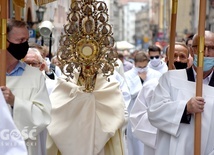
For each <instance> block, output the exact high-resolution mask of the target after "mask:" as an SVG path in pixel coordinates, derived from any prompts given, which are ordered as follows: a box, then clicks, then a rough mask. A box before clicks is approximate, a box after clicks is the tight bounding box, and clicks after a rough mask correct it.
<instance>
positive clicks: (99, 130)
mask: <svg viewBox="0 0 214 155" xmlns="http://www.w3.org/2000/svg"><path fill="white" fill-rule="evenodd" d="M74 79H77V78H74ZM83 89H84V87H81V86H78V85H76V81H75V80H74V81H73V82H67V81H66V80H65V79H63V78H62V77H61V78H59V79H58V81H57V84H56V87H55V89H54V90H53V92H52V94H51V95H50V99H51V103H52V122H51V123H50V125H49V126H48V131H49V137H48V140H47V153H48V155H57V154H62V155H71V154H73V155H124V147H123V142H122V139H123V137H122V134H121V127H122V125H123V123H124V100H123V96H122V93H121V91H120V89H119V84H118V82H117V81H116V80H112V79H111V80H110V82H107V81H106V79H105V78H104V77H103V75H102V74H98V75H97V79H96V84H95V89H94V91H93V92H92V93H86V92H83Z"/></svg>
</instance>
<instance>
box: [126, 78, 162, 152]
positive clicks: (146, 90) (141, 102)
mask: <svg viewBox="0 0 214 155" xmlns="http://www.w3.org/2000/svg"><path fill="white" fill-rule="evenodd" d="M157 84H158V79H157V78H154V79H151V80H149V81H147V82H145V83H144V84H143V87H142V89H141V91H140V92H139V94H138V96H137V98H136V100H135V103H134V105H133V107H132V109H131V112H130V115H129V121H130V124H131V129H132V132H133V134H134V136H135V137H136V138H137V139H139V140H140V141H141V142H143V144H144V155H155V144H156V134H157V129H156V128H155V127H153V126H152V125H151V124H150V122H149V120H148V114H147V109H148V106H149V105H148V104H149V103H150V100H151V98H152V95H153V92H154V89H155V87H156V86H157Z"/></svg>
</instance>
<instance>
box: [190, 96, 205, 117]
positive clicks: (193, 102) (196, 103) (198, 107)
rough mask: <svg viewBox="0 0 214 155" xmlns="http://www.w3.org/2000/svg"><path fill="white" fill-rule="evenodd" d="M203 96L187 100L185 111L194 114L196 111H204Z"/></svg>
mask: <svg viewBox="0 0 214 155" xmlns="http://www.w3.org/2000/svg"><path fill="white" fill-rule="evenodd" d="M204 104H205V102H204V98H203V97H199V96H197V97H192V98H191V99H190V100H189V101H188V102H187V112H188V113H190V114H195V113H198V112H203V111H204Z"/></svg>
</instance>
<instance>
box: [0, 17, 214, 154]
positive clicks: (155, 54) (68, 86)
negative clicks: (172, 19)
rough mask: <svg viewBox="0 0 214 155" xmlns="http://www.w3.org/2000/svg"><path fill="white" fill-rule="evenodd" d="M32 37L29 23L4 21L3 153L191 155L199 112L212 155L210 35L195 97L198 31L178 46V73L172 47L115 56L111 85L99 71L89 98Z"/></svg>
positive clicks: (213, 40) (213, 43) (213, 53)
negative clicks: (200, 89) (200, 86)
mask: <svg viewBox="0 0 214 155" xmlns="http://www.w3.org/2000/svg"><path fill="white" fill-rule="evenodd" d="M28 39H29V34H28V27H27V24H26V23H25V22H23V21H17V20H14V19H9V20H8V21H7V52H6V85H5V86H0V104H2V105H1V107H2V108H1V110H2V111H3V112H1V114H0V115H1V118H0V119H1V120H2V121H1V122H3V123H1V124H0V154H5V155H6V154H8V155H9V154H10V155H13V154H16V155H25V154H26V155H60V154H61V155H71V154H74V155H193V154H194V149H193V148H194V122H195V118H194V115H195V114H196V113H201V114H202V125H201V131H202V132H201V133H202V136H201V141H202V142H201V155H212V154H214V149H213V148H214V135H213V129H214V121H213V119H212V117H213V116H214V110H213V109H214V97H213V91H214V89H213V87H214V74H213V66H214V33H213V32H211V31H205V37H204V41H205V42H204V63H203V80H202V81H203V95H202V96H196V95H195V89H196V80H197V63H198V56H197V51H198V48H199V36H198V34H194V35H191V36H189V37H188V38H186V40H185V42H175V47H174V60H173V70H169V69H168V62H169V50H170V46H169V45H168V46H167V47H166V48H164V49H163V48H162V47H159V46H157V45H150V46H149V47H148V50H147V51H135V52H133V53H132V55H131V57H127V56H126V55H124V53H123V52H118V59H117V63H118V66H115V69H114V74H113V75H111V76H110V77H109V78H110V81H109V82H107V81H106V79H105V78H104V77H103V76H102V74H100V73H99V72H98V74H97V76H96V85H95V89H94V91H93V92H91V93H87V92H84V91H83V88H82V87H81V86H79V85H78V75H79V72H75V76H74V77H73V79H72V80H71V81H69V82H68V81H67V80H66V79H65V76H64V75H63V74H62V72H61V70H60V69H62V68H63V66H62V64H61V63H60V61H59V60H58V58H57V56H54V57H53V58H52V59H51V60H49V58H48V57H47V56H48V51H47V49H46V48H44V47H43V46H41V45H39V44H36V43H28ZM163 52H164V54H165V56H163ZM5 107H6V108H5ZM5 129H7V130H8V134H9V136H5V135H4V136H3V134H4V133H6V132H5V131H4V133H3V130H5ZM13 131H17V133H16V134H17V135H21V136H18V138H17V135H16V136H15V135H14V134H12V133H13ZM4 138H5V139H4Z"/></svg>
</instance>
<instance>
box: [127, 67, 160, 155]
mask: <svg viewBox="0 0 214 155" xmlns="http://www.w3.org/2000/svg"><path fill="white" fill-rule="evenodd" d="M160 76H161V73H159V72H158V71H156V70H153V69H151V68H148V70H147V74H146V79H145V80H144V82H146V81H148V80H150V79H153V78H159V77H160ZM125 77H126V82H127V85H128V87H129V90H130V94H131V102H130V104H129V107H128V113H130V111H131V109H132V107H133V104H134V102H135V100H136V97H137V95H138V93H139V91H140V90H141V89H142V82H141V80H140V77H139V76H138V72H137V71H136V70H135V67H133V68H132V69H131V70H129V71H127V72H125ZM127 145H128V153H129V155H142V154H143V152H144V149H143V143H142V142H141V141H139V140H138V139H137V138H135V137H134V136H133V134H132V131H131V125H130V122H129V121H128V125H127Z"/></svg>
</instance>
